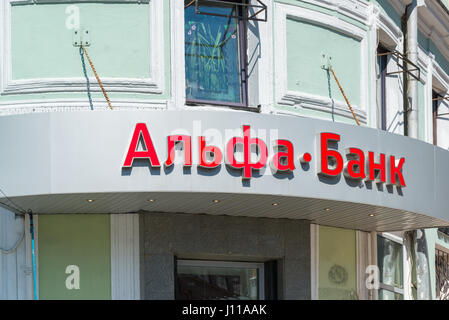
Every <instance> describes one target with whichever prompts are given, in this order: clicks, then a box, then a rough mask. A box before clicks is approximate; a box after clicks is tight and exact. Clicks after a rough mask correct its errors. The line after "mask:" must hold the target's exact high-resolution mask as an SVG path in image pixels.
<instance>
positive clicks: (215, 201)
mask: <svg viewBox="0 0 449 320" xmlns="http://www.w3.org/2000/svg"><path fill="white" fill-rule="evenodd" d="M212 202H213V203H219V202H220V200H217V199H215V200H213V201H212Z"/></svg>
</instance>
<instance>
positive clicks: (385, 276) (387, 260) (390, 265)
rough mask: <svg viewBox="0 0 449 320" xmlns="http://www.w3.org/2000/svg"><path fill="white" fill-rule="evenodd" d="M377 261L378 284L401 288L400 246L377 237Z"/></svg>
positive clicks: (401, 265) (402, 282)
mask: <svg viewBox="0 0 449 320" xmlns="http://www.w3.org/2000/svg"><path fill="white" fill-rule="evenodd" d="M377 261H378V264H379V271H380V275H379V276H380V282H381V283H385V284H388V285H391V286H394V287H397V288H403V285H404V280H403V260H402V245H401V244H400V243H397V242H394V241H391V240H389V239H386V238H384V237H381V236H377Z"/></svg>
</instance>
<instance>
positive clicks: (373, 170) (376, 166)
mask: <svg viewBox="0 0 449 320" xmlns="http://www.w3.org/2000/svg"><path fill="white" fill-rule="evenodd" d="M368 158H369V159H368V167H369V177H368V180H370V181H374V180H376V182H378V183H385V181H386V178H385V177H386V174H385V154H383V153H381V154H380V163H375V162H374V152H371V151H370V152H368ZM379 174H380V178H379Z"/></svg>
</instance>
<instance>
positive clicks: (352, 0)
mask: <svg viewBox="0 0 449 320" xmlns="http://www.w3.org/2000/svg"><path fill="white" fill-rule="evenodd" d="M302 1H303V2H306V3H310V4H313V5H316V6H319V7H322V8H326V9H328V10H333V11H336V12H338V13H340V14H342V15H345V16H347V17H349V18H352V19H354V20H356V21H359V22H362V23H364V24H366V23H367V21H368V19H369V2H368V1H366V0H338V1H335V0H319V1H318V0H302Z"/></svg>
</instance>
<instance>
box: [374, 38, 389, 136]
mask: <svg viewBox="0 0 449 320" xmlns="http://www.w3.org/2000/svg"><path fill="white" fill-rule="evenodd" d="M387 52H390V50H388V49H387V48H386V47H385V46H383V45H382V44H381V43H379V45H378V47H377V54H382V53H387ZM378 58H379V60H380V63H379V81H380V129H381V130H384V131H386V130H387V70H388V55H382V56H378Z"/></svg>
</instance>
